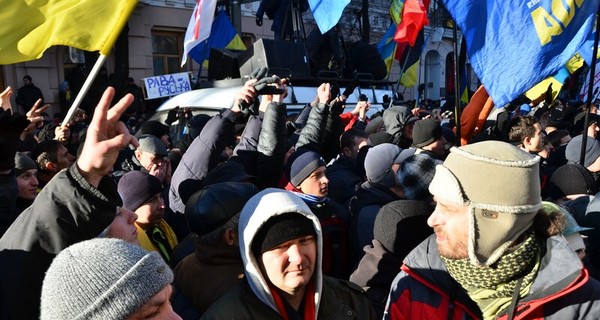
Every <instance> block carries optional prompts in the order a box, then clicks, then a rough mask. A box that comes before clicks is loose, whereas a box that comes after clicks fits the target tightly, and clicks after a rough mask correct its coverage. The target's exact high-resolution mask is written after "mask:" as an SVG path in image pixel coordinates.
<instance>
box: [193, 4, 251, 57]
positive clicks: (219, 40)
mask: <svg viewBox="0 0 600 320" xmlns="http://www.w3.org/2000/svg"><path fill="white" fill-rule="evenodd" d="M210 48H217V49H223V48H227V49H237V50H246V46H244V43H243V42H242V39H241V38H240V36H239V35H238V34H237V31H235V27H234V26H233V24H232V23H231V21H230V20H229V18H228V17H227V14H226V13H225V11H224V10H221V11H219V12H218V13H217V17H216V18H215V20H214V21H213V23H212V28H211V29H210V36H209V37H208V39H206V40H205V41H202V42H200V43H199V44H198V45H196V46H195V47H193V48H192V49H191V50H190V53H189V55H190V57H192V59H194V61H196V62H197V63H199V64H202V63H203V62H204V60H208V57H209V54H210Z"/></svg>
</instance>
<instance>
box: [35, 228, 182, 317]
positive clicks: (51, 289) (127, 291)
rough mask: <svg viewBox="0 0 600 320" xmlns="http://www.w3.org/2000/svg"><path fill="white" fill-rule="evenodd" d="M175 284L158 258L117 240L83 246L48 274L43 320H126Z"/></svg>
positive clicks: (70, 251) (63, 253)
mask: <svg viewBox="0 0 600 320" xmlns="http://www.w3.org/2000/svg"><path fill="white" fill-rule="evenodd" d="M172 281H173V272H171V269H169V266H167V264H166V263H165V262H164V260H163V259H162V258H161V256H160V255H159V254H158V253H157V252H147V251H146V250H144V249H142V248H141V247H139V246H136V245H133V244H130V243H127V242H125V241H123V240H119V239H106V238H103V239H100V238H96V239H92V240H87V241H83V242H79V243H76V244H74V245H72V246H70V247H68V248H66V249H64V250H63V251H61V252H60V253H59V254H58V255H57V256H56V258H54V260H53V261H52V264H51V265H50V268H49V269H48V272H47V273H46V277H45V278H44V283H43V286H42V301H41V319H124V318H126V317H127V316H129V315H131V314H133V313H135V312H136V311H137V310H138V309H139V308H140V307H141V306H142V305H144V304H145V303H146V302H148V301H149V300H150V298H151V297H152V296H154V295H155V294H156V293H158V292H159V291H161V290H162V289H163V288H165V287H166V286H167V285H169V284H170V283H171V282H172Z"/></svg>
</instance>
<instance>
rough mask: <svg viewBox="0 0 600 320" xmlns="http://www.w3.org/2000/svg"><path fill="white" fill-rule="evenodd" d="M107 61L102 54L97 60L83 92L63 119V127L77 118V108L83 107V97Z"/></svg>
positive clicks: (80, 91) (86, 80)
mask: <svg viewBox="0 0 600 320" xmlns="http://www.w3.org/2000/svg"><path fill="white" fill-rule="evenodd" d="M105 61H106V56H105V55H103V54H100V56H99V57H98V59H97V60H96V63H95V64H94V67H92V71H91V72H90V74H89V75H88V76H87V78H86V79H85V82H84V83H83V86H82V87H81V90H79V93H77V97H75V100H74V101H73V104H72V105H71V107H70V108H69V111H68V112H67V115H66V116H65V118H64V119H63V122H62V125H63V126H65V125H67V124H69V122H71V120H73V117H74V116H75V110H77V108H79V105H81V101H83V97H85V95H86V94H87V92H88V91H89V89H90V87H91V86H92V83H93V82H94V80H95V79H96V76H97V75H98V72H100V68H101V67H102V65H104V62H105Z"/></svg>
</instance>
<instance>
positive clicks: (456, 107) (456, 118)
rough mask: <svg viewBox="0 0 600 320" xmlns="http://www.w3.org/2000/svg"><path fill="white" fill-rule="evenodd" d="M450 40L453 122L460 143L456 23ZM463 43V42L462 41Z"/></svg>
mask: <svg viewBox="0 0 600 320" xmlns="http://www.w3.org/2000/svg"><path fill="white" fill-rule="evenodd" d="M452 40H453V42H454V44H453V46H454V122H455V123H456V141H460V136H461V134H460V105H459V103H460V97H459V91H460V88H459V86H460V77H459V74H458V31H457V27H456V21H454V23H453V27H452ZM463 41H465V40H464V39H463Z"/></svg>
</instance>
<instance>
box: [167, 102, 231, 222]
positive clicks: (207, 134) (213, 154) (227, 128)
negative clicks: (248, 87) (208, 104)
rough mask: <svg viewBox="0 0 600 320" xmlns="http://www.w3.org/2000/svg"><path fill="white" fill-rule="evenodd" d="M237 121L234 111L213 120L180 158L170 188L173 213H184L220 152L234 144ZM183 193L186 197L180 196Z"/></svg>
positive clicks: (215, 164)
mask: <svg viewBox="0 0 600 320" xmlns="http://www.w3.org/2000/svg"><path fill="white" fill-rule="evenodd" d="M235 119H236V115H235V113H233V112H232V111H231V110H225V111H223V112H222V113H221V114H217V115H215V116H214V117H212V119H210V120H209V121H208V123H206V126H204V129H202V132H201V133H200V135H199V136H198V137H196V139H194V142H192V144H191V145H190V147H189V149H188V150H187V152H186V153H185V154H184V155H183V157H182V158H181V162H180V163H179V165H178V166H177V169H176V170H175V172H173V177H172V178H171V186H170V187H169V206H170V208H171V210H173V212H179V213H183V212H185V203H186V201H187V198H188V197H189V196H191V195H192V194H194V193H195V192H196V191H198V190H200V188H201V185H202V180H204V178H205V177H206V175H207V173H208V172H209V171H210V170H212V169H214V168H215V167H216V166H217V164H218V163H219V160H220V159H219V158H220V156H221V152H222V151H223V150H224V149H225V147H226V146H227V144H229V143H230V142H231V141H233V133H234V130H233V129H234V125H235ZM182 191H185V193H186V194H185V195H183V194H181V193H182Z"/></svg>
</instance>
